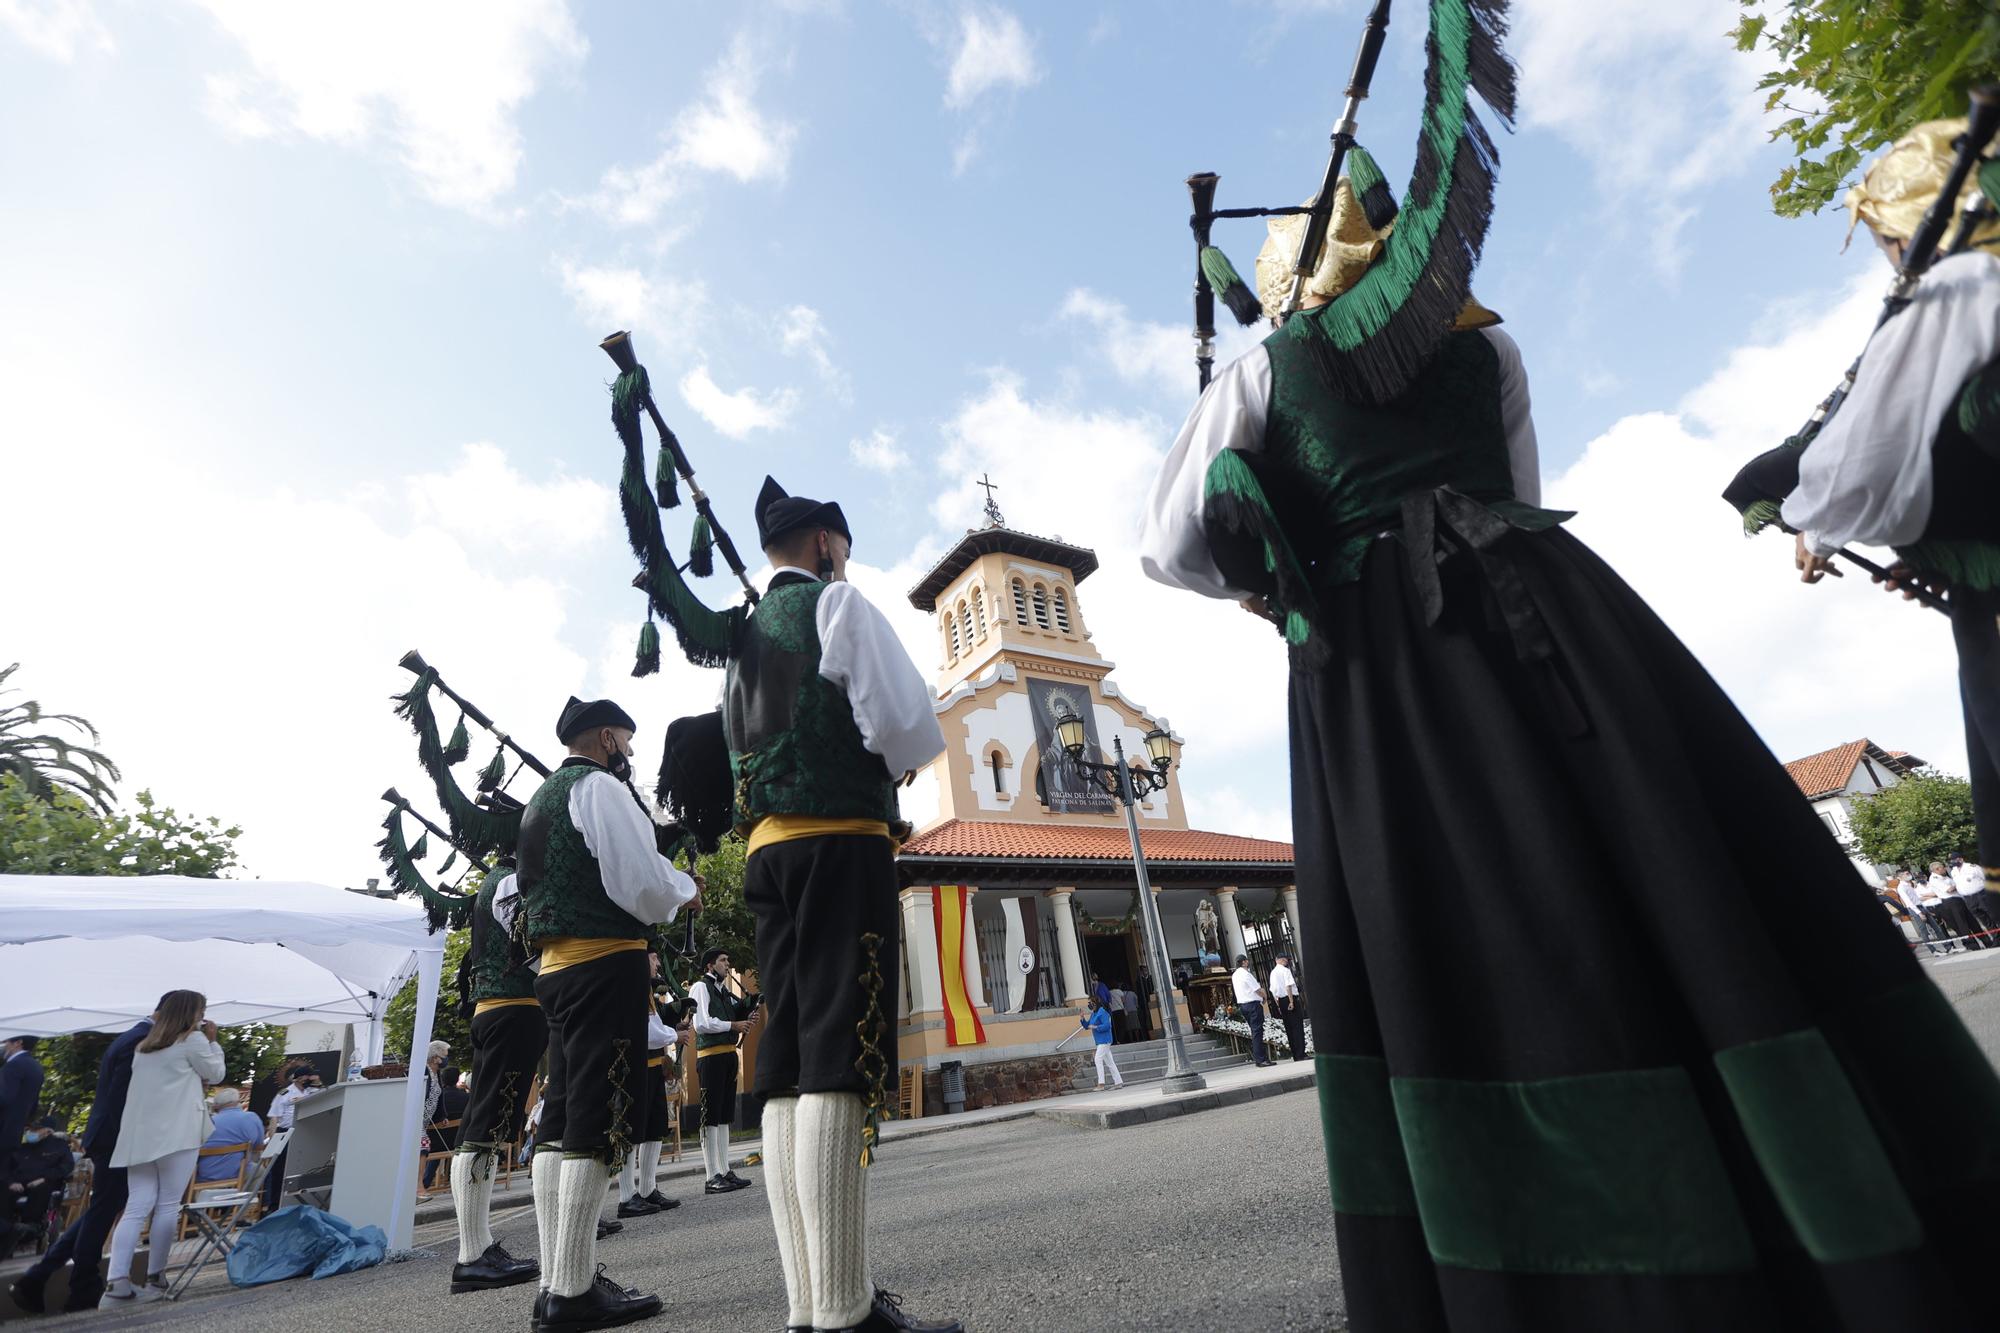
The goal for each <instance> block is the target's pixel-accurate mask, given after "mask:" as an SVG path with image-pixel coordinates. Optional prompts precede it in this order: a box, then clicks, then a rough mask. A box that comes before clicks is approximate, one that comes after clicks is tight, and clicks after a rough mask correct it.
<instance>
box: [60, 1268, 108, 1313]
mask: <svg viewBox="0 0 2000 1333" xmlns="http://www.w3.org/2000/svg"><path fill="white" fill-rule="evenodd" d="M102 1299H104V1276H103V1274H101V1273H92V1274H91V1275H90V1276H89V1277H85V1278H79V1277H78V1276H77V1275H76V1269H74V1268H72V1269H70V1270H69V1299H68V1300H66V1301H64V1302H63V1313H64V1314H75V1313H76V1312H77V1311H79V1310H95V1309H96V1308H97V1303H98V1302H99V1301H100V1300H102Z"/></svg>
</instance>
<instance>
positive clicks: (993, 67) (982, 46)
mask: <svg viewBox="0 0 2000 1333" xmlns="http://www.w3.org/2000/svg"><path fill="white" fill-rule="evenodd" d="M1041 77H1042V71H1041V69H1040V67H1039V66H1038V65H1037V64H1036V63H1035V43H1034V39H1033V38H1031V37H1029V36H1028V30H1027V29H1026V28H1024V27H1022V26H1021V20H1020V19H1019V18H1018V17H1017V16H1015V15H1014V14H1013V13H1011V12H1009V11H1008V10H1005V9H1001V8H999V7H998V6H977V5H966V6H964V7H963V8H962V9H960V10H959V12H958V33H957V41H956V45H955V49H954V50H953V52H952V57H951V71H950V73H948V74H947V75H946V76H945V91H944V104H945V105H946V106H948V107H951V108H952V109H953V110H955V111H962V110H964V109H965V108H966V107H969V106H971V105H972V104H973V103H974V102H976V101H978V100H979V99H980V98H981V97H982V96H984V95H985V94H987V93H989V92H991V91H993V90H994V89H996V88H1026V87H1028V86H1029V85H1030V84H1033V83H1034V82H1035V81H1036V80H1038V79H1040V78H1041Z"/></svg>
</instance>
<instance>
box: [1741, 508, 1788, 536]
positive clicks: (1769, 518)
mask: <svg viewBox="0 0 2000 1333" xmlns="http://www.w3.org/2000/svg"><path fill="white" fill-rule="evenodd" d="M1783 508H1784V506H1783V505H1782V504H1780V503H1779V502H1778V501H1776V500H1753V501H1751V502H1750V505H1749V507H1748V508H1746V509H1745V510H1744V511H1743V535H1744V536H1746V537H1755V536H1756V535H1757V534H1758V533H1760V532H1762V531H1763V530H1764V529H1765V528H1768V527H1770V526H1771V525H1772V524H1773V523H1776V522H1777V521H1778V511H1779V510H1781V509H1783Z"/></svg>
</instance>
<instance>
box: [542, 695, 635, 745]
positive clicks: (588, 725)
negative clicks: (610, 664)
mask: <svg viewBox="0 0 2000 1333" xmlns="http://www.w3.org/2000/svg"><path fill="white" fill-rule="evenodd" d="M598 727H623V728H625V730H627V731H637V730H638V729H639V724H638V723H637V722H634V721H633V720H632V715H631V714H630V713H628V712H626V711H625V710H624V709H622V708H620V707H619V706H618V705H617V704H615V703H612V702H611V701H610V700H609V699H592V700H590V701H589V702H587V703H586V702H585V701H584V700H582V699H579V698H577V697H576V696H575V695H574V694H572V695H571V696H570V697H569V702H568V703H566V704H564V705H563V710H562V716H561V717H560V718H558V719H557V720H556V739H557V740H559V741H561V742H562V743H563V744H564V745H568V744H569V742H570V738H571V737H573V736H581V735H582V734H583V733H584V732H586V731H593V730H595V729H596V728H598Z"/></svg>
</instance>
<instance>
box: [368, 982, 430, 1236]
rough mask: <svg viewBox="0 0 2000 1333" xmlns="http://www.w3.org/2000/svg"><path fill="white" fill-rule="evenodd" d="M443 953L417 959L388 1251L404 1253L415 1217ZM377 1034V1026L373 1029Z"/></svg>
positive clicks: (378, 1030) (379, 1029)
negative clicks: (428, 1055)
mask: <svg viewBox="0 0 2000 1333" xmlns="http://www.w3.org/2000/svg"><path fill="white" fill-rule="evenodd" d="M443 970H444V951H443V950H442V949H440V950H437V951H436V952H432V951H431V950H428V949H426V950H425V951H424V952H422V953H420V954H418V955H417V1012H416V1021H415V1022H414V1023H413V1024H412V1025H411V1029H410V1059H409V1065H410V1077H409V1082H408V1084H407V1085H406V1086H405V1087H404V1089H403V1141H402V1143H401V1144H400V1145H399V1146H398V1148H397V1152H396V1193H395V1200H396V1204H395V1209H394V1211H393V1212H391V1213H390V1214H389V1218H390V1222H389V1248H390V1249H393V1250H403V1249H408V1248H409V1246H410V1237H411V1233H412V1230H413V1228H414V1226H415V1223H416V1215H417V1139H418V1137H419V1136H420V1135H421V1134H422V1132H423V1119H424V1062H423V1060H422V1059H420V1058H419V1057H420V1056H421V1055H422V1054H423V1053H424V1052H425V1051H427V1050H428V1049H429V1048H430V1044H431V1026H432V1020H433V1018H434V1017H435V1015H436V1014H437V1002H438V976H439V974H440V973H441V972H443ZM375 1030H376V1032H378V1033H379V1032H380V1031H381V1025H380V1024H378V1025H377V1026H376V1029H375Z"/></svg>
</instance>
